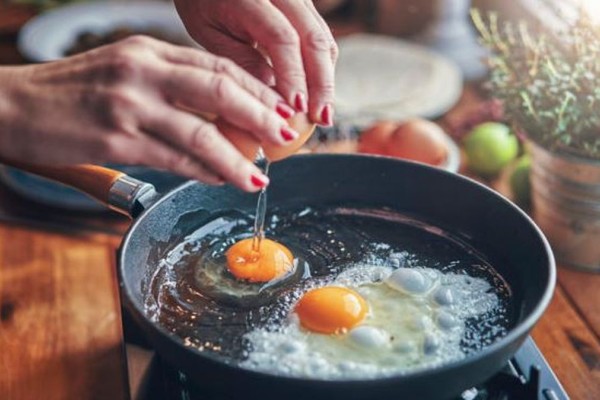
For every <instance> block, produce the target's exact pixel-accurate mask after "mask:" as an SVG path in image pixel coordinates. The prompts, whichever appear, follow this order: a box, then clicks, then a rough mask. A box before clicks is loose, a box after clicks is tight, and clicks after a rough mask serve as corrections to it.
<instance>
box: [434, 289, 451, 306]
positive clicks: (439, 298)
mask: <svg viewBox="0 0 600 400" xmlns="http://www.w3.org/2000/svg"><path fill="white" fill-rule="evenodd" d="M433 299H434V300H435V301H436V303H438V304H439V305H441V306H448V305H450V304H452V303H454V293H453V292H452V289H450V288H448V287H441V288H439V289H437V290H436V291H435V292H434V294H433Z"/></svg>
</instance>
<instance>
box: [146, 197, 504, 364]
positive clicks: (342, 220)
mask: <svg viewBox="0 0 600 400" xmlns="http://www.w3.org/2000/svg"><path fill="white" fill-rule="evenodd" d="M253 222H254V219H253V218H252V216H250V215H246V214H242V213H240V212H234V211H231V212H225V213H222V214H220V215H213V216H211V217H209V218H207V219H206V220H205V221H204V222H203V223H202V224H201V226H199V227H198V229H197V230H196V231H195V232H194V233H192V234H190V235H188V236H187V237H186V238H185V239H184V240H183V241H182V242H181V243H180V244H179V245H177V246H176V247H175V248H173V249H171V250H170V252H169V253H168V255H167V257H165V258H164V259H163V260H162V261H161V263H160V265H159V267H158V268H157V269H156V271H157V272H156V273H155V275H154V276H153V277H152V279H151V280H150V283H149V285H150V290H146V293H149V295H148V297H147V299H146V310H147V313H148V314H149V315H150V316H151V318H152V319H153V320H155V321H156V322H158V323H159V324H161V325H162V326H164V327H165V328H167V329H168V330H170V331H171V332H173V333H174V334H176V335H177V336H179V337H181V338H182V340H183V341H184V343H185V344H186V345H188V346H191V347H194V348H197V349H199V350H201V351H204V352H210V353H213V354H217V355H219V356H220V357H222V359H223V361H224V362H228V363H239V362H242V363H243V362H244V360H246V359H247V358H248V351H249V350H252V349H251V344H250V343H249V342H248V340H247V339H246V338H244V335H245V334H248V332H250V331H253V330H255V329H257V328H262V327H269V326H270V327H272V326H273V325H274V324H275V325H277V323H278V322H279V323H281V322H283V321H285V319H286V318H287V317H288V314H289V305H290V304H293V303H294V301H295V300H297V298H298V293H301V292H304V291H306V290H307V289H309V288H311V287H315V286H323V285H324V284H326V283H328V282H332V281H333V280H334V279H336V277H337V276H338V275H339V274H340V273H341V272H343V271H344V270H347V269H348V268H350V267H352V266H356V265H357V264H368V265H379V266H386V267H391V268H397V267H424V268H433V269H436V270H439V271H441V272H444V273H457V274H466V275H468V276H470V277H473V278H482V279H484V280H485V281H487V282H488V283H489V284H490V285H491V287H492V288H493V291H494V292H495V294H496V295H497V297H498V304H497V305H496V306H495V307H494V309H493V310H490V311H489V312H486V313H485V314H483V315H479V316H477V317H476V318H471V319H469V320H467V323H466V326H465V331H464V335H463V337H462V340H461V343H460V347H461V350H462V351H463V352H464V354H469V353H472V352H474V351H477V350H478V349H480V348H482V347H485V346H486V345H488V344H490V343H492V342H494V341H495V340H497V339H498V338H500V337H502V336H503V335H505V334H506V332H507V330H508V328H510V326H511V325H512V321H511V316H512V315H513V313H512V303H511V295H510V288H509V287H508V285H507V284H506V282H505V281H504V280H503V279H502V278H501V277H500V276H499V275H498V274H497V273H496V272H495V271H494V269H493V268H492V266H491V265H490V264H489V263H488V262H487V261H486V260H485V259H483V258H482V257H481V256H480V255H479V254H478V253H477V252H476V251H474V250H472V249H470V248H468V247H467V246H465V245H464V244H462V243H460V242H458V241H456V240H454V239H452V238H450V237H449V236H447V235H446V234H444V233H443V232H442V231H440V230H439V229H437V228H435V227H432V226H428V225H425V224H422V223H420V222H418V221H415V220H412V219H410V218H408V217H405V216H402V215H400V214H397V213H394V212H391V211H382V210H368V209H353V208H341V207H340V208H319V209H311V208H306V209H302V210H287V209H286V210H273V212H272V214H271V216H270V218H268V219H267V220H266V226H265V233H266V236H267V237H270V238H275V239H276V240H277V241H279V242H280V243H283V244H285V246H286V247H288V248H289V249H290V250H291V252H292V253H293V254H294V256H295V258H296V260H295V263H296V270H295V272H294V274H293V276H291V277H289V278H288V279H286V280H284V281H278V282H277V281H276V282H270V283H268V284H266V285H265V284H250V283H244V282H240V281H237V280H235V279H234V278H233V277H232V276H231V275H230V274H229V272H228V271H227V270H226V268H225V261H224V253H225V251H226V250H227V249H228V248H229V247H230V246H231V245H232V244H233V243H235V242H237V241H239V240H241V239H243V238H248V237H250V236H251V235H252V227H253Z"/></svg>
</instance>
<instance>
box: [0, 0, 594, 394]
mask: <svg viewBox="0 0 600 400" xmlns="http://www.w3.org/2000/svg"><path fill="white" fill-rule="evenodd" d="M1 7H2V6H0V17H1V16H2V14H3V12H4V11H3V9H2V8H1ZM19 17H20V18H22V14H19ZM1 22H2V20H1V18H0V28H1ZM13 33H14V32H13ZM13 33H11V32H8V33H7V32H3V31H2V29H0V64H7V63H15V62H18V61H19V57H18V54H17V53H16V51H15V49H14V34H13ZM472 100H473V94H472V93H471V92H466V93H465V96H464V98H463V100H462V102H461V105H459V106H458V107H457V109H460V108H461V107H462V106H463V105H464V104H465V103H469V102H472ZM34 208H36V207H35V206H34V205H32V204H28V203H22V201H21V200H19V199H17V198H15V197H14V195H11V194H10V193H8V192H6V191H2V190H0V209H1V210H4V211H2V212H0V221H5V222H0V399H2V400H29V399H35V400H38V399H40V400H41V399H43V400H54V399H56V400H70V399H73V400H82V399H111V400H120V399H127V398H128V388H127V379H126V375H127V368H126V362H125V360H124V354H123V352H122V345H123V343H122V341H123V338H122V329H121V318H120V305H119V300H118V296H117V283H116V276H115V260H114V254H115V249H116V247H117V246H118V243H119V241H120V237H119V235H118V232H122V231H123V229H124V228H125V227H126V225H127V223H126V222H123V221H119V220H110V221H109V222H108V223H106V221H100V222H98V221H97V220H94V219H92V220H89V221H88V220H86V219H85V218H83V222H82V221H74V220H73V219H72V218H71V219H69V218H68V216H66V215H65V216H61V215H56V218H55V219H54V222H53V225H52V224H51V225H47V224H40V223H35V222H34V223H33V224H32V223H29V222H28V221H31V219H32V218H33V219H34V221H38V222H39V220H40V219H41V218H42V215H43V214H45V213H46V214H47V213H48V212H54V211H52V210H48V209H44V208H40V207H37V208H36V209H34ZM6 221H10V222H6ZM60 221H63V223H62V225H61V224H59V222H60ZM65 221H66V222H65ZM76 224H77V225H76ZM105 225H108V226H110V227H112V228H111V229H101V230H102V231H103V232H104V233H100V232H98V230H97V229H98V228H99V227H102V226H105ZM57 226H61V229H60V231H57V230H56V229H54V228H56V227H57ZM86 226H90V227H91V228H93V229H89V230H88V229H85V227H86ZM52 227H54V228H52ZM70 227H71V228H70ZM111 232H114V233H111ZM115 233H116V234H115ZM533 336H534V338H535V340H536V342H537V344H538V346H539V348H540V349H541V350H542V352H543V354H544V356H545V357H546V359H547V360H548V362H549V364H550V365H551V367H552V368H553V369H554V371H555V372H556V374H557V375H558V377H559V379H560V380H561V382H562V384H563V385H564V387H565V388H566V390H567V392H568V393H569V395H570V396H571V398H573V399H588V400H597V399H600V275H591V274H587V273H581V272H575V271H572V270H568V269H563V268H560V271H559V285H558V287H557V290H556V293H555V296H554V299H553V301H552V303H551V305H550V307H549V309H548V311H547V312H546V313H545V315H544V317H543V318H542V319H541V321H540V322H539V323H538V325H537V326H536V328H535V330H534V332H533Z"/></svg>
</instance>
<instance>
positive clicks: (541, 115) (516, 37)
mask: <svg viewBox="0 0 600 400" xmlns="http://www.w3.org/2000/svg"><path fill="white" fill-rule="evenodd" d="M471 18H472V20H473V23H474V25H475V27H476V28H477V30H478V31H479V34H480V38H481V42H482V44H483V45H484V46H485V47H487V48H488V49H489V50H490V53H491V54H490V56H489V58H488V63H489V68H490V80H489V86H490V89H491V91H492V95H493V96H494V97H496V98H498V99H500V100H501V101H502V102H503V106H504V111H505V113H506V117H507V119H508V120H509V121H510V122H511V123H512V124H513V125H514V127H515V129H518V130H519V131H521V132H523V133H524V134H525V135H526V136H527V137H528V138H529V139H531V140H533V141H534V142H536V143H537V144H539V145H541V146H543V147H544V148H547V149H549V150H551V151H559V152H567V153H571V154H576V155H578V156H581V157H584V158H591V159H600V26H599V25H597V24H595V23H593V22H592V21H591V19H590V18H589V17H587V16H586V15H585V14H584V13H583V12H580V13H579V14H578V17H577V19H576V21H574V22H573V21H572V22H571V23H570V24H569V25H568V28H567V29H566V31H565V32H560V33H558V34H557V33H556V32H554V33H550V32H548V31H541V30H539V29H536V30H534V29H532V25H531V23H527V22H525V21H519V22H515V21H501V20H500V19H499V17H498V15H497V14H496V13H493V12H492V13H488V14H486V15H485V16H484V15H483V14H482V13H481V12H479V11H478V10H472V11H471Z"/></svg>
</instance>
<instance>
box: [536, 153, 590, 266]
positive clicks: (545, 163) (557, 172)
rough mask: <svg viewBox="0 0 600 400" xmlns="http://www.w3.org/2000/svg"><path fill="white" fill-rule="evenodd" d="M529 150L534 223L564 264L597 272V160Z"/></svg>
mask: <svg viewBox="0 0 600 400" xmlns="http://www.w3.org/2000/svg"><path fill="white" fill-rule="evenodd" d="M531 151H532V157H533V160H532V161H533V162H532V169H531V184H532V199H533V217H534V219H535V221H536V223H537V224H538V225H539V226H540V228H541V229H542V230H543V231H544V233H545V234H546V236H547V237H548V239H549V241H550V243H551V245H552V248H553V250H554V253H555V255H556V257H557V259H558V260H559V261H560V262H561V263H562V264H563V265H566V266H570V267H575V268H579V269H583V270H586V271H591V272H597V273H600V160H590V159H585V158H582V157H577V156H574V155H570V154H564V153H558V152H550V151H548V150H546V149H544V148H542V147H540V146H538V145H536V144H534V143H532V144H531Z"/></svg>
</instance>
